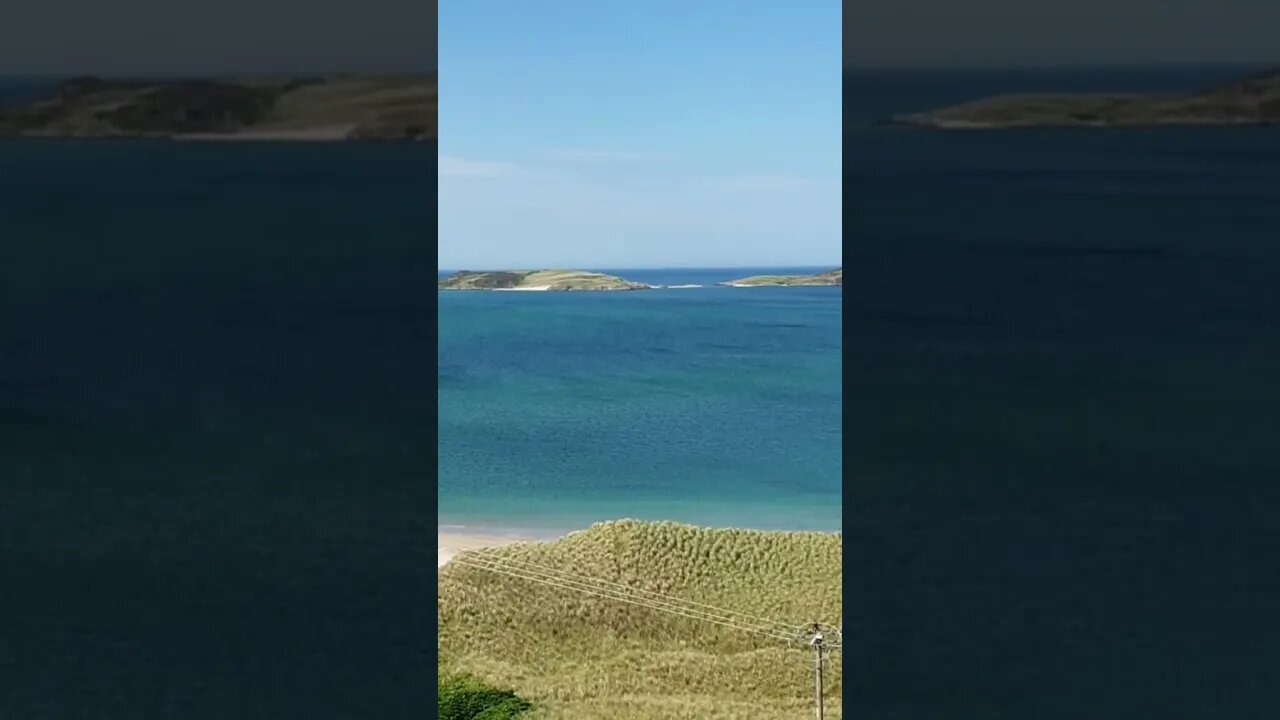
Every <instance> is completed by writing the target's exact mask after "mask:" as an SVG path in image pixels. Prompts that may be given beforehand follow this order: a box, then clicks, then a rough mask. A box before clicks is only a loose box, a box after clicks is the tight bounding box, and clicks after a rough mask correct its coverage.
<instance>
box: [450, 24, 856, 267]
mask: <svg viewBox="0 0 1280 720" xmlns="http://www.w3.org/2000/svg"><path fill="white" fill-rule="evenodd" d="M840 18H841V7H840V4H839V3H838V2H836V1H835V0H795V1H792V2H776V1H775V0H702V1H700V2H689V1H688V0H657V1H654V2H645V3H621V2H601V1H600V0H540V1H539V2H528V1H526V0H468V1H466V2H463V1H462V0H451V1H450V2H445V3H442V4H441V7H440V17H439V27H440V38H439V41H440V60H439V62H440V66H439V67H440V146H439V147H440V166H439V175H440V191H439V198H440V220H439V227H440V250H439V263H440V267H441V268H446V269H474V270H481V269H505V268H536V267H575V268H614V267H616V268H623V267H677V266H686V267H687V266H734V265H737V266H749V265H834V264H838V263H839V261H840V247H841V244H840V228H841V214H840V211H841V207H840V174H841V173H840V168H841V153H840V149H841V148H840V142H841V136H840V127H841V102H840V100H841V98H840V91H841V54H840V51H841V37H840V33H841V24H840Z"/></svg>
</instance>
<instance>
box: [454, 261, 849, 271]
mask: <svg viewBox="0 0 1280 720" xmlns="http://www.w3.org/2000/svg"><path fill="white" fill-rule="evenodd" d="M471 267H481V266H471ZM471 267H444V266H439V265H438V266H436V272H462V271H464V270H465V271H467V272H523V271H524V269H523V268H521V269H520V270H472V269H471ZM825 267H829V268H839V267H843V263H842V262H835V263H808V264H802V265H793V264H788V265H768V264H766V265H585V264H580V265H567V266H560V265H548V266H547V267H546V268H545V269H557V270H566V269H578V268H581V269H583V270H584V271H586V272H590V271H593V270H596V271H599V270H807V269H809V268H825Z"/></svg>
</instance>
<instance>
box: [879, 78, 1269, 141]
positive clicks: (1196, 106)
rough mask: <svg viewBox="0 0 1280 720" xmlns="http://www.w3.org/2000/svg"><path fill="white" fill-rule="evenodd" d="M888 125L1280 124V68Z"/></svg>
mask: <svg viewBox="0 0 1280 720" xmlns="http://www.w3.org/2000/svg"><path fill="white" fill-rule="evenodd" d="M887 123H888V124H893V125H907V126H912V127H918V128H929V129H935V130H998V129H1012V128H1034V127H1080V128H1114V127H1161V126H1184V127H1189V126H1239V125H1270V124H1275V123H1280V69H1277V70H1272V71H1269V72H1266V73H1262V74H1259V75H1255V76H1253V77H1249V78H1245V79H1243V80H1240V81H1239V82H1236V83H1233V84H1231V85H1227V86H1223V87H1218V88H1212V89H1210V90H1206V91H1203V92H1196V93H1187V94H1146V95H1141V94H1140V95H1101V94H1099V95H1090V94H1036V95H1004V96H998V97H993V98H987V99H984V100H977V101H974V102H970V103H965V104H963V105H956V106H953V107H947V108H942V109H939V110H931V111H928V112H921V113H912V114H908V115H898V116H896V117H893V118H890V119H889V120H888V121H887Z"/></svg>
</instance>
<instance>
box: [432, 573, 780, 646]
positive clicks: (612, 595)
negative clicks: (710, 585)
mask: <svg viewBox="0 0 1280 720" xmlns="http://www.w3.org/2000/svg"><path fill="white" fill-rule="evenodd" d="M453 562H455V563H458V564H459V565H465V566H468V567H473V568H478V569H481V570H488V571H490V572H495V573H499V574H502V575H508V576H511V577H516V578H520V579H523V580H528V581H530V582H536V583H542V584H544V585H550V586H553V587H558V588H560V589H563V590H571V591H574V592H581V593H585V594H587V595H595V596H597V597H602V598H606V599H609V600H616V601H618V602H623V603H629V604H631V605H637V606H640V607H644V608H648V609H650V610H654V611H657V612H665V613H668V614H671V615H679V616H681V617H685V618H689V619H691V620H702V621H704V622H710V623H715V624H717V625H722V626H725V627H730V628H733V629H735V630H739V631H742V632H748V633H754V634H756V635H760V636H763V637H769V638H772V639H775V640H782V641H786V642H792V641H794V640H795V638H794V637H793V636H791V635H784V634H782V633H780V632H777V631H773V630H766V629H764V628H761V627H759V626H755V625H746V624H743V623H740V622H734V621H732V620H731V619H726V618H721V617H715V616H711V615H710V614H709V613H702V612H701V611H697V610H694V609H691V608H681V607H679V606H673V605H671V604H669V603H663V604H659V603H657V602H656V601H652V600H648V599H647V598H635V597H627V596H626V594H625V593H621V592H618V591H611V590H605V589H602V588H593V587H591V586H590V585H588V584H587V583H582V582H578V581H574V580H568V579H563V578H555V577H551V576H547V575H545V574H543V575H539V574H535V573H532V571H523V570H521V569H520V568H514V569H513V568H504V567H501V566H500V565H497V564H493V563H486V562H484V561H480V562H473V561H471V560H469V559H466V558H462V557H458V558H454V560H453ZM574 583H576V584H574Z"/></svg>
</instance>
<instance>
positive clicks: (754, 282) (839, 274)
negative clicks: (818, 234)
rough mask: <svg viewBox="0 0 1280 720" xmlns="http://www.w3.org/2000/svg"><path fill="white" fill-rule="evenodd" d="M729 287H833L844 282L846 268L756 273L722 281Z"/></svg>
mask: <svg viewBox="0 0 1280 720" xmlns="http://www.w3.org/2000/svg"><path fill="white" fill-rule="evenodd" d="M720 284H721V285H727V286H729V287H831V286H842V285H843V284H844V269H843V268H837V269H835V270H831V271H829V272H824V273H818V274H817V275H754V276H752V277H746V278H742V279H741V280H730V281H729V282H723V283H720Z"/></svg>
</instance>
